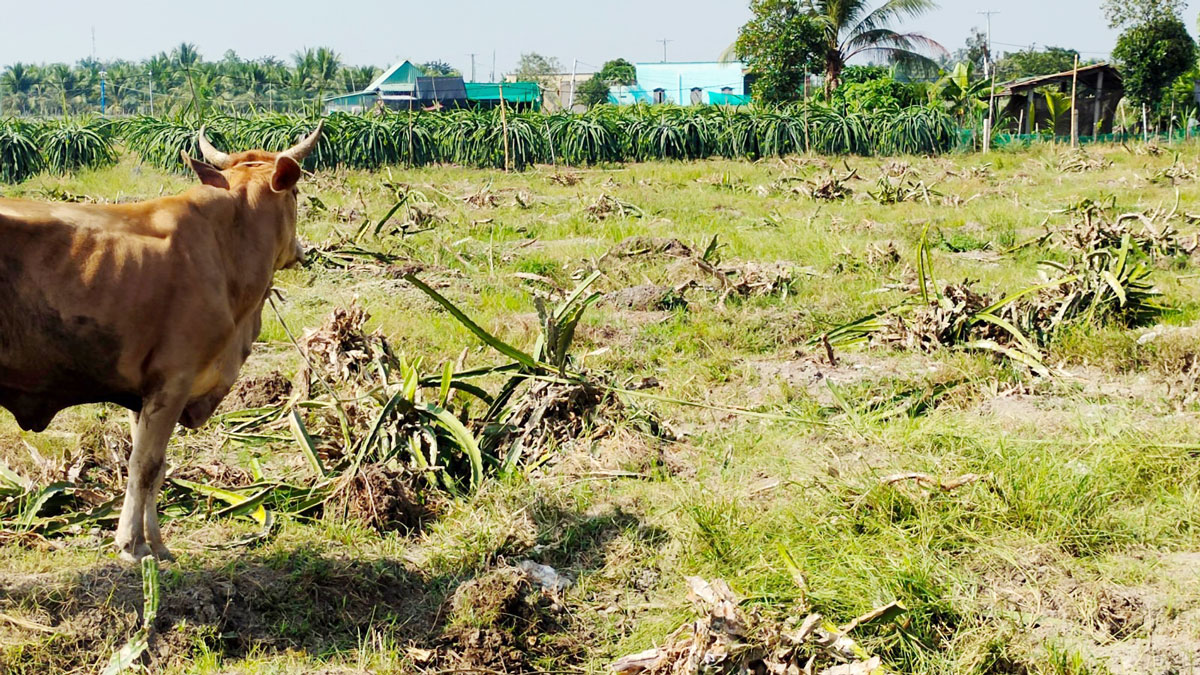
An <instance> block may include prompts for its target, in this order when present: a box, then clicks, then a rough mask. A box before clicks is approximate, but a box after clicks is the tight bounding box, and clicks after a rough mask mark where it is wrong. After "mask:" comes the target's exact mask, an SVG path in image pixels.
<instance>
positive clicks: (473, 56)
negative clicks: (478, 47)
mask: <svg viewBox="0 0 1200 675" xmlns="http://www.w3.org/2000/svg"><path fill="white" fill-rule="evenodd" d="M470 81H471V82H474V81H475V54H474V52H472V53H471V80H470Z"/></svg>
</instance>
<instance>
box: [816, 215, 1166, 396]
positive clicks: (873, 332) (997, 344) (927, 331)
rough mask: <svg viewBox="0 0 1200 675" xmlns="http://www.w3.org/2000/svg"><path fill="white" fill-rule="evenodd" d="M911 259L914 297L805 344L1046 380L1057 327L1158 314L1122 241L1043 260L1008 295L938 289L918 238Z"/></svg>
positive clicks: (1127, 322) (1144, 271)
mask: <svg viewBox="0 0 1200 675" xmlns="http://www.w3.org/2000/svg"><path fill="white" fill-rule="evenodd" d="M917 256H918V261H919V264H918V276H919V278H918V283H917V288H914V289H913V293H914V295H912V296H911V297H909V298H908V299H905V300H904V301H902V302H901V303H900V304H898V305H895V306H893V307H890V308H888V309H885V310H883V311H880V312H877V313H875V314H871V315H868V316H866V317H863V318H861V319H858V320H857V321H853V322H850V323H848V324H843V325H841V326H838V327H837V328H834V329H832V330H830V331H828V332H826V333H824V334H822V335H819V336H816V337H814V338H813V339H812V340H810V341H809V343H810V344H813V345H821V344H824V345H827V348H828V346H838V345H846V344H853V343H858V342H867V343H874V344H884V345H890V346H893V347H900V348H903V349H912V350H918V351H925V352H932V351H936V350H939V349H944V348H961V349H972V350H984V351H989V352H993V353H996V354H998V355H1001V356H1003V357H1006V358H1008V359H1010V360H1012V361H1014V362H1016V363H1020V364H1023V365H1025V366H1027V367H1029V368H1030V369H1032V370H1033V371H1035V372H1037V373H1039V374H1042V375H1049V374H1050V371H1049V369H1048V368H1047V367H1046V365H1045V364H1044V362H1043V349H1044V348H1045V347H1046V346H1047V345H1048V344H1049V343H1050V342H1051V341H1052V340H1053V339H1054V337H1055V336H1056V335H1057V334H1058V333H1059V332H1060V331H1061V330H1062V329H1064V328H1066V327H1068V326H1071V325H1077V324H1079V323H1093V324H1097V325H1105V324H1110V323H1113V324H1117V325H1121V326H1125V327H1132V326H1139V325H1145V324H1147V323H1149V322H1152V321H1153V319H1154V318H1156V317H1157V316H1158V315H1159V314H1160V313H1161V312H1162V310H1163V307H1162V306H1161V305H1160V304H1159V303H1158V296H1159V292H1158V290H1157V289H1156V288H1155V287H1154V284H1153V283H1152V281H1151V280H1150V274H1151V272H1150V269H1149V268H1148V267H1146V265H1145V264H1143V263H1141V262H1138V261H1137V260H1136V259H1135V251H1134V249H1133V245H1132V243H1131V239H1130V237H1129V236H1128V235H1126V236H1125V237H1124V238H1123V239H1122V242H1121V246H1120V248H1116V249H1113V248H1102V249H1099V250H1095V251H1092V252H1090V253H1088V254H1087V255H1082V256H1079V257H1077V258H1076V259H1075V260H1074V261H1072V262H1071V263H1067V264H1062V263H1055V262H1050V261H1046V262H1044V263H1043V265H1044V268H1043V274H1044V275H1045V276H1044V278H1043V281H1042V282H1041V283H1039V284H1036V285H1033V286H1030V287H1027V288H1025V289H1022V290H1019V291H1017V292H1015V293H1011V294H1009V295H1006V296H995V297H993V296H991V295H987V294H983V293H980V292H978V291H976V290H975V288H974V284H973V283H972V282H971V281H969V280H968V281H964V282H963V283H961V284H949V285H946V286H944V287H942V288H940V289H939V288H938V284H937V282H936V280H935V279H934V278H933V272H932V269H931V267H932V265H931V261H930V257H929V251H928V248H927V245H926V242H925V240H924V238H923V239H922V244H921V247H920V248H919V250H918V254H917Z"/></svg>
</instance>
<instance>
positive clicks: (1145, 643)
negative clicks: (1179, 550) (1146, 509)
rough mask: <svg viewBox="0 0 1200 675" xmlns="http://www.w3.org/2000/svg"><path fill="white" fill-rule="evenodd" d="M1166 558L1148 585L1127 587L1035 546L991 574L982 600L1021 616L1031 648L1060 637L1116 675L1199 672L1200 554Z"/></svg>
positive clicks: (1020, 630)
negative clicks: (1073, 566) (1199, 589)
mask: <svg viewBox="0 0 1200 675" xmlns="http://www.w3.org/2000/svg"><path fill="white" fill-rule="evenodd" d="M1145 555H1150V556H1160V557H1161V559H1160V560H1159V561H1157V563H1158V564H1157V565H1155V569H1154V570H1153V573H1152V574H1151V575H1150V577H1149V578H1148V579H1147V580H1146V582H1145V583H1143V584H1139V585H1136V586H1121V585H1117V584H1113V583H1112V582H1110V581H1108V580H1105V579H1103V578H1100V577H1095V576H1092V575H1088V574H1084V573H1072V572H1071V571H1069V567H1068V566H1067V565H1066V564H1065V563H1064V561H1062V560H1060V559H1059V558H1058V557H1057V556H1056V554H1054V553H1052V552H1050V551H1045V550H1043V551H1035V552H1030V553H1029V554H1028V555H1027V556H1025V557H1024V559H1018V560H1015V561H1011V562H1006V563H1004V564H1002V565H1000V566H998V567H996V568H995V569H992V570H989V571H988V572H987V573H985V575H984V578H985V579H986V581H985V582H984V583H983V584H982V585H981V588H980V598H981V599H985V601H986V602H987V603H988V604H989V605H991V606H992V607H994V608H995V609H996V610H999V611H1000V613H1001V614H1002V615H1004V616H1009V617H1011V618H1012V620H1014V621H1017V622H1018V623H1019V624H1020V625H1019V626H1018V631H1017V632H1018V634H1019V635H1021V636H1022V637H1021V640H1022V642H1024V643H1026V646H1028V647H1029V648H1030V649H1036V648H1038V647H1040V646H1042V645H1044V644H1047V643H1056V644H1060V645H1063V646H1065V647H1067V648H1070V649H1072V650H1075V651H1078V652H1080V653H1081V654H1084V655H1086V657H1087V659H1088V660H1089V661H1090V662H1092V663H1094V664H1097V665H1100V666H1103V667H1104V668H1105V670H1104V671H1103V672H1107V673H1111V674H1112V675H1134V674H1138V675H1142V674H1145V673H1153V674H1155V675H1158V674H1162V675H1168V674H1174V673H1186V672H1192V671H1193V669H1195V668H1197V667H1200V629H1198V628H1197V627H1198V626H1200V594H1198V593H1197V592H1196V588H1197V587H1198V586H1197V584H1200V571H1198V570H1200V565H1198V564H1197V563H1198V562H1200V554H1195V553H1188V554H1156V553H1148V554H1145Z"/></svg>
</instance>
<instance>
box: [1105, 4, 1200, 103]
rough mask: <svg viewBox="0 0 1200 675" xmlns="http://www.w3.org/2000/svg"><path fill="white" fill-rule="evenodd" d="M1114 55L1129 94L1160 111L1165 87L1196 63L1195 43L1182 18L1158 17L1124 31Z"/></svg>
mask: <svg viewBox="0 0 1200 675" xmlns="http://www.w3.org/2000/svg"><path fill="white" fill-rule="evenodd" d="M1112 55H1113V58H1114V59H1116V61H1117V63H1119V64H1120V65H1121V74H1122V76H1123V77H1124V81H1125V93H1126V95H1128V96H1129V98H1131V99H1132V100H1133V101H1134V102H1136V103H1138V104H1139V105H1145V106H1148V107H1150V108H1151V109H1155V110H1157V108H1158V103H1159V102H1160V101H1161V100H1162V95H1163V90H1164V89H1166V88H1167V86H1169V85H1170V84H1171V83H1172V82H1173V81H1174V80H1175V79H1176V78H1178V77H1179V76H1180V75H1182V74H1183V73H1185V72H1186V71H1187V70H1188V69H1189V68H1191V67H1192V66H1193V65H1194V64H1195V63H1196V43H1195V41H1193V40H1192V36H1191V35H1188V32H1187V27H1185V26H1184V25H1183V22H1182V21H1180V20H1179V19H1177V18H1166V19H1158V20H1155V21H1151V22H1149V23H1143V24H1139V25H1136V26H1134V27H1132V28H1130V29H1128V30H1126V31H1125V32H1124V33H1122V34H1121V37H1119V38H1118V39H1117V46H1116V48H1114V49H1113V54H1112Z"/></svg>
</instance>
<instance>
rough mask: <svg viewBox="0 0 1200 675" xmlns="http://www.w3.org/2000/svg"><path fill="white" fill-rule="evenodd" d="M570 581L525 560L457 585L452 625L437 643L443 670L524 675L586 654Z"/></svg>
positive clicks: (452, 605)
mask: <svg viewBox="0 0 1200 675" xmlns="http://www.w3.org/2000/svg"><path fill="white" fill-rule="evenodd" d="M569 585H570V584H569V582H567V580H565V579H563V578H562V577H561V576H559V575H558V573H557V572H556V571H555V570H554V569H552V568H549V567H546V566H544V565H539V564H537V563H533V562H532V561H525V562H524V563H522V565H521V566H519V567H502V568H499V569H496V570H492V571H491V572H488V573H487V574H484V575H483V576H480V577H476V578H475V579H472V580H470V581H467V582H466V583H464V584H462V585H461V586H459V587H458V589H457V590H456V591H455V592H454V595H453V597H452V598H451V600H450V625H449V627H448V628H447V629H446V630H445V631H444V632H443V634H442V636H441V638H440V640H439V645H438V650H437V651H438V656H439V657H440V658H439V664H438V665H440V666H445V667H449V668H453V669H454V671H453V672H500V673H520V672H533V671H535V670H536V666H535V664H536V662H539V661H542V660H543V659H546V658H548V657H553V658H554V659H555V660H556V661H557V662H559V663H562V662H570V661H571V660H572V658H573V657H575V656H578V655H580V654H582V650H583V646H584V644H583V642H582V641H581V640H580V638H579V637H578V635H576V634H575V633H576V632H577V631H578V630H579V629H577V628H574V627H573V626H572V619H571V616H570V614H569V613H568V612H567V611H566V606H565V604H564V601H563V598H562V593H563V591H564V590H565V589H566V588H567V587H568V586H569Z"/></svg>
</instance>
